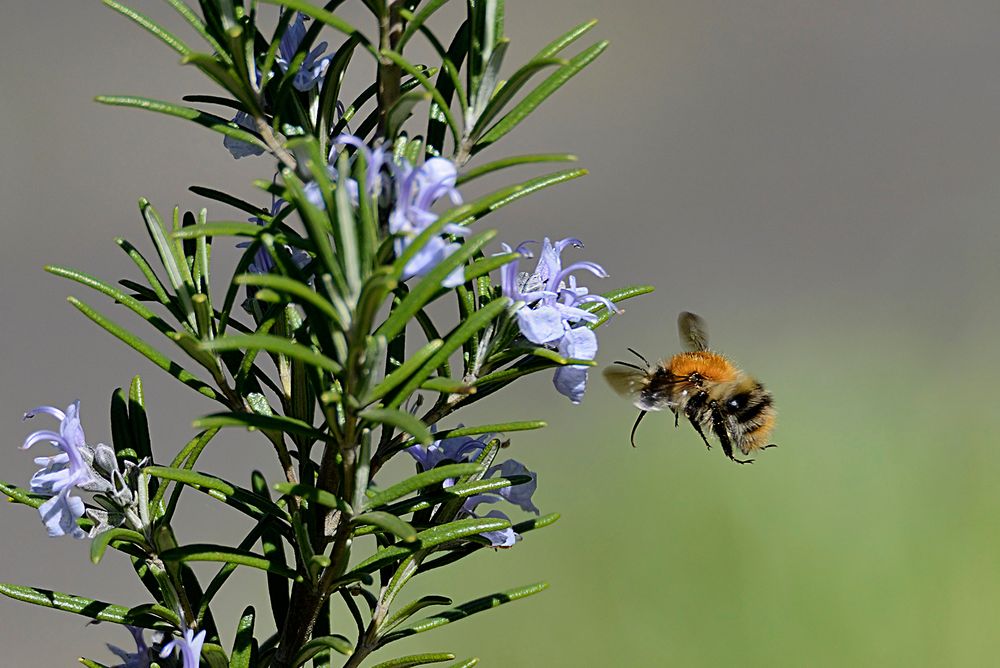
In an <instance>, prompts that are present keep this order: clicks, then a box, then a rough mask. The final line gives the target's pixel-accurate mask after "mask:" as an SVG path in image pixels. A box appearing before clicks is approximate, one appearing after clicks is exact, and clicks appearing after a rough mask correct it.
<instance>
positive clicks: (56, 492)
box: [21, 401, 95, 538]
mask: <svg viewBox="0 0 1000 668" xmlns="http://www.w3.org/2000/svg"><path fill="white" fill-rule="evenodd" d="M39 413H45V414H46V415H51V416H52V417H54V418H55V419H57V420H59V431H58V432H55V431H49V430H45V429H42V430H39V431H36V432H33V433H31V434H29V435H28V437H27V438H26V439H25V440H24V445H22V446H21V448H22V449H25V450H26V449H28V448H30V447H31V446H32V445H34V444H35V443H38V442H39V441H48V442H49V443H50V444H51V445H52V446H54V447H55V448H56V449H57V450H59V453H58V454H56V455H52V456H50V457H36V458H35V463H36V464H38V465H39V466H41V467H42V468H41V469H40V470H39V471H38V472H37V473H35V475H33V476H31V492H32V493H33V494H43V495H45V496H49V497H51V498H49V500H48V501H46V502H45V503H43V504H42V505H41V506H39V507H38V513H39V515H41V517H42V522H43V523H44V524H45V527H46V529H48V531H49V535H50V536H66V535H69V536H72V537H73V538H86V536H87V532H86V531H84V530H83V529H81V528H80V527H79V526H78V525H77V523H76V521H77V520H78V519H80V518H81V517H83V513H84V511H85V510H86V509H85V507H84V504H83V499H81V498H80V497H79V496H72V492H73V488H74V487H83V486H84V485H88V484H90V483H92V482H94V481H95V476H94V474H93V471H92V469H91V467H90V464H89V463H88V461H87V459H86V457H85V456H84V449H85V448H86V447H87V441H86V438H85V437H84V434H83V427H82V426H80V402H79V401H75V402H73V403H72V404H70V405H69V406H68V407H67V408H66V410H65V412H64V411H61V410H59V409H58V408H55V407H54V406H39V407H38V408H35V409H34V410H30V411H28V412H27V413H25V414H24V419H26V420H27V419H30V418H33V417H35V415H37V414H39Z"/></svg>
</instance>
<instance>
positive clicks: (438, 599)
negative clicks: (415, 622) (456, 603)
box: [380, 595, 452, 633]
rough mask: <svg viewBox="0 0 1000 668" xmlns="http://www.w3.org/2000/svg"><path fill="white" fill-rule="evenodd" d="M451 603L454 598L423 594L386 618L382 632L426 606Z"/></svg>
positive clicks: (397, 624) (389, 629) (394, 626)
mask: <svg viewBox="0 0 1000 668" xmlns="http://www.w3.org/2000/svg"><path fill="white" fill-rule="evenodd" d="M451 603H452V600H451V599H450V598H448V597H447V596H434V595H430V596H421V597H420V598H418V599H417V600H415V601H410V602H409V603H407V604H406V605H404V606H402V607H401V608H400V609H399V610H397V611H396V612H395V613H394V614H393V615H392V616H390V617H389V618H388V619H386V620H385V621H384V622H383V623H382V627H381V629H380V631H381V632H382V633H387V632H388V631H391V630H392V629H394V628H396V627H397V626H399V625H400V624H402V623H403V622H405V621H406V620H407V619H409V618H410V617H412V616H413V615H415V614H417V613H418V612H420V611H421V610H424V609H425V608H429V607H431V606H434V605H451Z"/></svg>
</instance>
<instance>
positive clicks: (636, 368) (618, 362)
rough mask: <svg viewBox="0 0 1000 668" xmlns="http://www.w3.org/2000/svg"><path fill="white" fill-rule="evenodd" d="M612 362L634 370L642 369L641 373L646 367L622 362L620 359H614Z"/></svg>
mask: <svg viewBox="0 0 1000 668" xmlns="http://www.w3.org/2000/svg"><path fill="white" fill-rule="evenodd" d="M614 363H615V364H621V365H622V366H627V367H628V368H630V369H635V370H636V371H642V372H643V373H645V372H646V369H643V368H642V367H641V366H637V365H635V364H632V363H630V362H622V361H621V360H615V361H614Z"/></svg>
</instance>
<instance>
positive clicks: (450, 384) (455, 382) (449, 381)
mask: <svg viewBox="0 0 1000 668" xmlns="http://www.w3.org/2000/svg"><path fill="white" fill-rule="evenodd" d="M420 389H421V390H427V391H429V392H440V393H441V394H473V393H474V392H475V391H476V387H475V386H474V385H470V384H468V383H466V382H465V381H464V380H460V379H458V378H445V377H443V376H437V377H434V378H428V379H427V380H425V381H424V382H422V383H420Z"/></svg>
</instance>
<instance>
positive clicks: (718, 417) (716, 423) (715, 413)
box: [712, 401, 753, 464]
mask: <svg viewBox="0 0 1000 668" xmlns="http://www.w3.org/2000/svg"><path fill="white" fill-rule="evenodd" d="M712 432H713V433H714V434H715V435H716V436H717V437H718V438H719V443H721V444H722V451H723V452H724V453H726V457H729V458H730V459H731V460H733V461H734V462H736V463H737V464H753V460H752V459H736V457H734V456H733V442H732V441H731V440H730V438H729V432H728V431H727V430H726V422H725V420H724V419H723V417H722V411H720V410H719V407H718V406H717V405H716V404H715V402H714V401H713V402H712Z"/></svg>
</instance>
